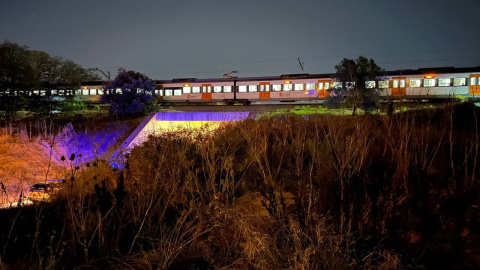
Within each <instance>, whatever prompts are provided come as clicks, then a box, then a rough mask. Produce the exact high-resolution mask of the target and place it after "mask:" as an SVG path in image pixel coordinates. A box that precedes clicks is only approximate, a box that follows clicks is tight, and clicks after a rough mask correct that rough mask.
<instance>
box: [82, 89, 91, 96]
mask: <svg viewBox="0 0 480 270" xmlns="http://www.w3.org/2000/svg"><path fill="white" fill-rule="evenodd" d="M89 92H90V91H89V90H88V89H83V90H82V95H84V96H87V95H88V93H89Z"/></svg>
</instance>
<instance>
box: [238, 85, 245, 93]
mask: <svg viewBox="0 0 480 270" xmlns="http://www.w3.org/2000/svg"><path fill="white" fill-rule="evenodd" d="M238 92H241V93H243V92H247V86H246V85H240V86H239V87H238Z"/></svg>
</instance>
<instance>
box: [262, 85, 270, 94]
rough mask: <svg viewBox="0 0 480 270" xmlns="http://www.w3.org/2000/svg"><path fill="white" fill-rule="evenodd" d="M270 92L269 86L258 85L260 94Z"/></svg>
mask: <svg viewBox="0 0 480 270" xmlns="http://www.w3.org/2000/svg"><path fill="white" fill-rule="evenodd" d="M268 91H270V85H268V84H265V85H263V84H262V85H260V92H268Z"/></svg>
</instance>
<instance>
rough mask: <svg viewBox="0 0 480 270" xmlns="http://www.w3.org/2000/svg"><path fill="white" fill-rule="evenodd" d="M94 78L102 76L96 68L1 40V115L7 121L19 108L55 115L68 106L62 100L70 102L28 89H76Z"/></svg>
mask: <svg viewBox="0 0 480 270" xmlns="http://www.w3.org/2000/svg"><path fill="white" fill-rule="evenodd" d="M94 80H100V78H99V77H98V76H97V75H96V74H95V70H94V69H84V68H82V67H81V66H80V65H78V64H76V63H74V62H73V61H70V60H64V59H62V58H61V57H51V56H50V55H49V54H48V53H46V52H42V51H33V50H29V49H28V47H26V46H20V45H18V44H16V43H12V42H9V41H5V42H4V43H2V44H0V115H3V116H4V118H5V120H7V121H15V116H16V114H17V112H18V111H19V110H23V109H26V108H28V109H29V110H32V111H34V112H35V113H36V114H37V115H39V114H42V115H43V114H49V115H52V112H54V111H57V110H58V108H63V107H65V106H63V104H62V102H68V101H62V100H60V99H58V98H57V99H56V98H50V97H46V96H43V97H40V96H29V95H26V93H27V91H30V90H58V89H76V88H80V86H81V83H82V82H84V81H94Z"/></svg>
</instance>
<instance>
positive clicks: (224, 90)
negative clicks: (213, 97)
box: [223, 86, 232, 93]
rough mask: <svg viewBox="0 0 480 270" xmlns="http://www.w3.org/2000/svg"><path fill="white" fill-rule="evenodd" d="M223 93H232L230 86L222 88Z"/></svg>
mask: <svg viewBox="0 0 480 270" xmlns="http://www.w3.org/2000/svg"><path fill="white" fill-rule="evenodd" d="M223 92H225V93H229V92H232V87H231V86H224V87H223Z"/></svg>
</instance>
